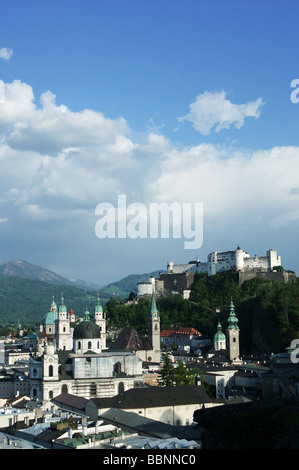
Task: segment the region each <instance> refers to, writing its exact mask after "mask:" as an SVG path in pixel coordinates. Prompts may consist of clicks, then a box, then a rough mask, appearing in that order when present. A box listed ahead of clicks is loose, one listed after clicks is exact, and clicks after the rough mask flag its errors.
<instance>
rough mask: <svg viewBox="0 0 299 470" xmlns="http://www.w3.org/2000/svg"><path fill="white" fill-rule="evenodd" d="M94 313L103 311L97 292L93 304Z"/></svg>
mask: <svg viewBox="0 0 299 470" xmlns="http://www.w3.org/2000/svg"><path fill="white" fill-rule="evenodd" d="M95 313H103V307H102V305H101V302H100V297H99V294H98V298H97V303H96V306H95Z"/></svg>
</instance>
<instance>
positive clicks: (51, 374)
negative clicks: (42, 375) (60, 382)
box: [49, 366, 53, 377]
mask: <svg viewBox="0 0 299 470" xmlns="http://www.w3.org/2000/svg"><path fill="white" fill-rule="evenodd" d="M49 377H53V366H49Z"/></svg>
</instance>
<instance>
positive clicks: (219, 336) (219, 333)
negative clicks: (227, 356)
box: [214, 322, 225, 341]
mask: <svg viewBox="0 0 299 470" xmlns="http://www.w3.org/2000/svg"><path fill="white" fill-rule="evenodd" d="M224 340H225V334H224V333H223V332H222V326H221V323H220V322H218V325H217V333H216V334H215V336H214V341H224Z"/></svg>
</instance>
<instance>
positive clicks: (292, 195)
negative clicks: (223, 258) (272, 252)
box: [0, 81, 299, 249]
mask: <svg viewBox="0 0 299 470" xmlns="http://www.w3.org/2000/svg"><path fill="white" fill-rule="evenodd" d="M2 83H3V87H4V89H5V98H6V99H5V102H4V103H0V135H1V140H0V168H1V172H0V187H1V193H0V209H1V214H3V220H2V221H3V222H4V221H5V219H4V217H5V215H6V214H10V216H9V219H10V222H12V221H13V218H15V221H16V224H17V226H18V233H22V230H23V228H24V226H25V225H26V227H27V233H29V231H30V230H32V227H33V226H34V227H36V228H37V230H38V233H39V236H41V233H43V236H44V237H49V238H50V237H51V234H52V238H51V239H54V238H55V236H56V232H57V231H59V238H61V236H62V235H61V232H62V231H63V233H64V234H65V238H67V237H68V236H69V234H70V233H72V234H74V235H72V236H74V237H75V236H77V237H79V234H80V243H82V244H83V245H84V240H85V238H84V237H85V236H88V237H92V236H94V227H95V223H96V217H95V212H94V211H95V208H96V206H97V205H98V204H99V203H101V202H111V203H112V204H115V205H116V204H117V196H118V195H119V194H126V195H127V203H128V204H131V203H133V202H143V203H145V204H148V203H149V202H160V201H165V202H169V203H173V202H179V203H183V202H187V203H188V202H194V203H195V202H199V203H203V207H204V237H205V236H206V232H205V230H207V228H208V227H210V228H212V231H214V232H215V231H217V230H219V227H220V226H221V227H222V228H221V230H224V229H223V228H224V227H225V228H226V230H227V232H230V233H231V231H232V230H233V228H232V227H238V228H240V227H243V229H244V227H248V226H249V228H250V230H252V227H253V226H254V224H258V223H263V224H264V225H265V226H268V227H269V228H271V230H272V229H273V227H274V226H276V227H284V226H286V225H287V224H293V225H294V224H296V223H298V220H297V219H298V217H297V215H298V212H297V207H298V201H297V197H299V191H297V189H296V188H298V179H297V175H298V173H299V148H297V147H275V148H272V149H271V148H270V149H268V150H263V151H260V150H256V151H254V152H249V151H248V152H247V153H246V152H240V151H237V150H232V149H231V148H227V147H225V146H220V145H212V144H201V145H198V146H191V147H188V148H181V147H177V146H176V145H175V144H172V143H171V142H170V141H169V140H168V139H167V138H166V137H165V136H164V135H161V134H159V135H158V134H157V133H155V132H150V133H148V134H147V136H146V137H145V138H144V139H143V141H142V142H141V143H137V142H134V141H133V140H132V139H131V138H130V137H129V135H130V129H129V126H128V124H127V122H126V120H125V119H124V118H122V117H121V118H119V119H115V120H112V119H109V118H107V117H105V116H104V115H103V114H101V113H98V112H95V111H92V110H88V109H87V110H83V111H81V112H73V111H71V110H70V109H68V108H67V107H66V106H64V105H57V104H56V98H55V95H54V94H53V93H52V92H50V91H47V92H45V93H44V94H43V95H42V96H41V97H40V103H41V106H40V107H37V105H36V100H35V96H34V93H33V90H32V88H31V87H30V86H29V85H27V84H25V83H22V82H20V81H14V82H12V83H9V84H5V83H4V82H2ZM219 102H221V99H220V98H219V99H218V103H219ZM232 106H234V105H232ZM244 106H245V107H246V112H245V111H243V113H242V112H241V111H240V110H239V114H236V115H235V116H236V118H235V119H236V122H237V123H238V124H239V125H240V123H241V121H240V119H241V118H240V116H241V115H242V116H243V119H244V116H245V115H246V116H249V110H250V109H252V115H254V114H256V116H257V115H258V111H257V109H258V104H256V107H255V106H253V105H252V108H250V106H249V104H248V105H244ZM229 109H230V107H229ZM228 115H229V113H227V116H228ZM230 116H232V113H231V114H230ZM230 120H231V118H230ZM214 121H215V118H214V119H213V122H214ZM222 121H223V122H222V125H224V120H223V118H222ZM228 121H229V119H228V118H227V122H228ZM218 125H220V118H219V114H218ZM208 128H209V126H208V127H207V129H208ZM297 193H298V196H297ZM11 209H13V211H11ZM18 217H19V219H18ZM261 221H262V222H261ZM22 224H23V225H22ZM4 225H5V224H4ZM4 225H3V227H4ZM244 232H245V229H244ZM223 233H224V231H222V232H221V236H222V235H223ZM81 239H82V240H81ZM78 243H79V241H78ZM216 248H217V247H216ZM84 249H85V248H84ZM214 249H215V247H214ZM220 249H222V247H220Z"/></svg>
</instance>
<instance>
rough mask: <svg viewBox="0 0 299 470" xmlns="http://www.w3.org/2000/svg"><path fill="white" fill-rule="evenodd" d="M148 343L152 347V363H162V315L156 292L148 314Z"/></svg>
mask: <svg viewBox="0 0 299 470" xmlns="http://www.w3.org/2000/svg"><path fill="white" fill-rule="evenodd" d="M148 341H149V343H150V345H151V347H152V351H151V352H150V353H149V354H152V356H151V359H152V362H160V341H161V340H160V315H159V311H158V309H157V305H156V299H155V294H154V292H153V293H152V298H151V306H150V310H149V314H148Z"/></svg>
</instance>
